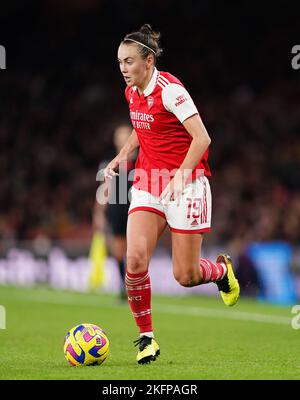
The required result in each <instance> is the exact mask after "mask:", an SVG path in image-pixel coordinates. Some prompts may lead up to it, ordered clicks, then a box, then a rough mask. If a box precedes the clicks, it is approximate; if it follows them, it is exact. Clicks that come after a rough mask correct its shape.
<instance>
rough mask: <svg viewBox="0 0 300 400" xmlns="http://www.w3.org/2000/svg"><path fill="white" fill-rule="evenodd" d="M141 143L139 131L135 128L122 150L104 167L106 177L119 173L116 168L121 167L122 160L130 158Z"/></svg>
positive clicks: (110, 177)
mask: <svg viewBox="0 0 300 400" xmlns="http://www.w3.org/2000/svg"><path fill="white" fill-rule="evenodd" d="M139 145H140V144H139V140H138V137H137V133H136V131H135V130H134V129H133V130H132V133H131V135H130V136H129V138H128V139H127V141H126V143H125V145H124V146H123V147H122V149H121V150H120V152H119V154H118V155H117V156H116V157H115V158H114V159H113V160H111V161H110V162H109V163H108V164H107V166H106V167H105V168H104V170H103V174H104V179H107V178H109V179H112V177H113V176H116V175H119V174H118V173H117V172H116V171H115V170H116V169H117V168H118V167H119V165H120V164H121V162H124V161H127V160H128V159H129V158H130V155H131V154H132V153H133V152H134V151H135V150H136V149H137V148H138V147H139Z"/></svg>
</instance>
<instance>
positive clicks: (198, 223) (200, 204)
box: [166, 177, 239, 306]
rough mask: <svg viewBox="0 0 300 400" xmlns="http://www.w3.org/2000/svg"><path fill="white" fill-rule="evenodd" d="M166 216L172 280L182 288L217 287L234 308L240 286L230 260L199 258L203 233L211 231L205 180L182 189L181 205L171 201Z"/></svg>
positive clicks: (208, 195)
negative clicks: (169, 232) (168, 228)
mask: <svg viewBox="0 0 300 400" xmlns="http://www.w3.org/2000/svg"><path fill="white" fill-rule="evenodd" d="M166 217H167V220H168V223H169V225H170V228H171V232H172V257H173V271H174V276H175V279H176V280H177V281H178V282H179V283H180V284H181V285H183V286H186V287H192V286H196V285H200V284H202V283H209V282H214V283H216V284H217V286H218V288H219V290H220V292H221V296H222V299H223V301H224V303H225V304H226V305H230V306H231V305H234V304H235V303H236V302H237V300H238V297H239V285H238V282H237V280H236V278H235V276H234V273H233V268H232V263H231V260H230V257H228V256H226V255H225V254H221V255H220V256H219V257H218V258H217V260H216V262H212V261H210V260H208V259H204V258H201V246H202V241H203V233H204V232H206V231H208V230H209V229H210V220H211V194H210V187H209V182H208V180H207V178H205V177H200V178H199V179H197V180H196V181H194V182H193V183H192V184H189V185H188V186H187V188H186V189H185V191H184V193H183V196H182V198H181V202H180V205H179V206H177V203H176V202H171V203H169V205H168V208H167V211H166Z"/></svg>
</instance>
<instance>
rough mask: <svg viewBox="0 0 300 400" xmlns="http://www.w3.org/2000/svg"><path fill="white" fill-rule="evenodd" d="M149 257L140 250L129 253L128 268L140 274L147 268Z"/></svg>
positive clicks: (132, 272)
mask: <svg viewBox="0 0 300 400" xmlns="http://www.w3.org/2000/svg"><path fill="white" fill-rule="evenodd" d="M147 268H148V266H147V259H146V257H145V255H144V254H141V253H139V252H137V253H134V254H127V259H126V269H127V270H128V272H130V273H131V274H140V273H142V272H145V271H146V270H147Z"/></svg>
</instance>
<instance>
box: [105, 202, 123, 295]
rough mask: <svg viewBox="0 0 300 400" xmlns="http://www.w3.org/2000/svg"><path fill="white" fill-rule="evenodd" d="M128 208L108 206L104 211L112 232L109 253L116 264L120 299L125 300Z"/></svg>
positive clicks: (120, 205) (119, 205) (118, 205)
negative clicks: (119, 284)
mask: <svg viewBox="0 0 300 400" xmlns="http://www.w3.org/2000/svg"><path fill="white" fill-rule="evenodd" d="M127 216H128V206H127V205H126V204H117V205H114V204H110V205H109V206H108V207H107V210H106V218H107V220H108V222H109V224H110V227H111V230H112V237H111V239H110V245H109V247H110V252H111V255H112V256H113V258H114V259H115V260H116V262H117V264H118V270H119V276H120V281H121V287H120V296H121V299H122V300H124V299H127V295H126V290H125V258H126V226H127Z"/></svg>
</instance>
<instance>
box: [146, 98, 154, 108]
mask: <svg viewBox="0 0 300 400" xmlns="http://www.w3.org/2000/svg"><path fill="white" fill-rule="evenodd" d="M147 102H148V109H149V110H150V108H151V107H152V106H153V104H154V98H153V97H152V96H148V97H147Z"/></svg>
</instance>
